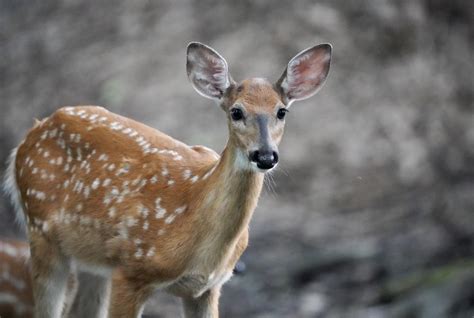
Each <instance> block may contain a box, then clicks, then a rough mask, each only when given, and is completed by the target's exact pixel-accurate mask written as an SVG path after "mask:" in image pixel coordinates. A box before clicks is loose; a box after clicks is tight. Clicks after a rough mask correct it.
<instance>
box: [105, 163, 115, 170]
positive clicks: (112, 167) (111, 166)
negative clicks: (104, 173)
mask: <svg viewBox="0 0 474 318" xmlns="http://www.w3.org/2000/svg"><path fill="white" fill-rule="evenodd" d="M107 169H108V170H109V171H113V170H114V169H115V164H113V163H111V164H110V165H109V167H108V168H107Z"/></svg>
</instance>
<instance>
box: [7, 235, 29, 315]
mask: <svg viewBox="0 0 474 318" xmlns="http://www.w3.org/2000/svg"><path fill="white" fill-rule="evenodd" d="M29 255H30V247H29V246H28V243H26V242H22V241H13V240H5V241H0V317H9V318H32V317H33V292H32V290H31V278H30V270H29V266H28V259H29Z"/></svg>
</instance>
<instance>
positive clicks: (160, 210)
mask: <svg viewBox="0 0 474 318" xmlns="http://www.w3.org/2000/svg"><path fill="white" fill-rule="evenodd" d="M155 212H156V214H155V217H156V218H157V219H162V218H164V217H165V215H166V209H164V208H161V207H159V208H157V209H156V210H155Z"/></svg>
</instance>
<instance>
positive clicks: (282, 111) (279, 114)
mask: <svg viewBox="0 0 474 318" xmlns="http://www.w3.org/2000/svg"><path fill="white" fill-rule="evenodd" d="M287 112H289V110H288V109H286V108H280V109H279V110H278V112H277V118H278V119H284V118H285V116H286V113H287Z"/></svg>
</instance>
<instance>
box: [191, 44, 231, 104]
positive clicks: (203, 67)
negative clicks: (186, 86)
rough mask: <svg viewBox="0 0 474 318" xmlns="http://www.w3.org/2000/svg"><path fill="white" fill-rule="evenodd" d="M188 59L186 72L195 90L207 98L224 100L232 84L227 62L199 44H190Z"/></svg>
mask: <svg viewBox="0 0 474 318" xmlns="http://www.w3.org/2000/svg"><path fill="white" fill-rule="evenodd" d="M186 57H187V61H186V71H187V73H188V78H189V80H190V81H191V83H192V85H193V87H194V89H195V90H196V91H197V92H198V93H199V94H201V95H202V96H204V97H207V98H211V99H220V98H222V96H223V95H224V93H225V91H226V90H227V88H229V86H230V85H231V82H232V80H231V77H230V75H229V68H228V66H227V62H226V60H225V59H224V58H223V57H222V56H221V55H220V54H219V53H217V52H216V51H215V50H214V49H212V48H210V47H209V46H207V45H204V44H202V43H199V42H191V43H189V45H188V49H187V55H186Z"/></svg>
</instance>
